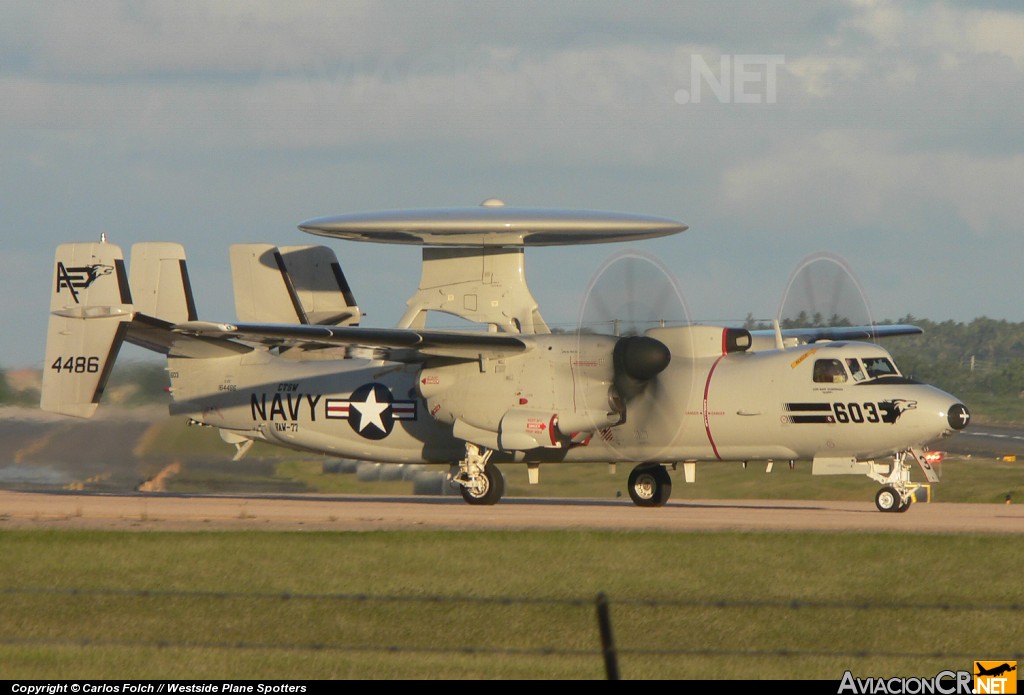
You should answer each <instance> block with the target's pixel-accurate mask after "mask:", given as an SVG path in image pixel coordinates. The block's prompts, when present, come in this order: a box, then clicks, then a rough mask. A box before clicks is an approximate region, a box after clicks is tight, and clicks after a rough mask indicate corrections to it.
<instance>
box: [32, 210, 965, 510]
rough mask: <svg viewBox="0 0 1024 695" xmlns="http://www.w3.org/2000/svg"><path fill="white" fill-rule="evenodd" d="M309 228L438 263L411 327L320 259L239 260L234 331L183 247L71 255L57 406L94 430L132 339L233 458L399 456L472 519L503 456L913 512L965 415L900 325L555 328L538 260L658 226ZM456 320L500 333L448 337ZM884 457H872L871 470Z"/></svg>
mask: <svg viewBox="0 0 1024 695" xmlns="http://www.w3.org/2000/svg"><path fill="white" fill-rule="evenodd" d="M299 228H300V229H301V230H303V231H305V232H309V233H312V234H317V235H322V236H326V237H333V238H337V239H345V240H351V241H364V242H367V241H368V242H378V243H392V244H415V245H420V246H422V247H423V248H422V254H423V261H422V271H421V272H422V274H421V278H420V282H419V287H418V289H417V291H416V292H415V293H414V294H413V296H412V297H411V298H410V299H409V300H408V303H407V307H408V308H407V311H406V313H405V314H404V316H403V317H402V319H401V320H400V322H399V324H398V326H397V327H395V328H367V327H362V326H360V325H359V322H360V319H361V313H360V310H359V308H358V306H357V305H356V303H355V300H354V299H353V295H352V292H351V290H350V289H349V286H348V284H347V282H346V281H345V278H344V275H343V273H342V271H341V267H340V265H339V263H338V261H337V258H336V256H335V254H334V252H333V251H331V250H330V249H329V248H327V247H324V246H313V245H310V246H294V247H281V248H278V247H276V246H272V245H268V244H240V245H235V246H232V247H231V250H230V251H231V267H232V279H233V285H234V291H235V304H236V311H237V314H238V321H237V322H236V323H215V322H206V321H199V320H198V318H197V315H196V309H195V302H194V301H193V297H192V292H191V288H190V284H189V279H188V273H187V271H186V267H185V253H184V250H183V249H182V247H181V246H180V245H178V244H174V243H164V242H148V243H138V244H135V245H134V246H133V247H132V254H131V265H130V276H129V273H128V272H127V271H126V268H125V263H124V257H123V255H122V251H121V249H120V248H119V247H118V246H116V245H114V244H111V243H106V242H105V241H101V242H100V243H88V242H82V243H71V244H64V245H61V246H59V247H58V249H57V253H56V260H55V276H54V282H53V285H51V287H52V296H51V305H50V312H51V315H50V319H49V327H48V334H47V347H46V362H45V370H44V378H43V388H42V399H41V406H42V408H43V409H45V410H49V411H54V412H58V413H64V414H67V415H72V416H78V417H89V416H91V415H92V414H93V413H94V412H95V410H96V407H97V404H98V403H99V400H100V396H101V394H102V392H103V388H104V384H105V383H106V381H107V377H108V375H109V374H110V370H111V367H112V366H113V364H114V360H115V358H116V356H117V353H118V349H119V347H120V346H121V344H122V343H123V342H124V341H127V342H129V343H132V344H135V345H140V346H142V347H144V348H148V349H151V350H155V351H157V352H160V353H163V354H164V355H166V357H167V370H168V372H169V377H170V396H171V402H170V412H171V414H175V415H179V414H180V415H184V416H187V417H188V418H189V420H190V422H191V423H192V424H197V425H205V426H212V427H217V428H219V429H220V433H221V437H222V438H223V439H224V440H225V441H226V442H228V443H230V444H234V445H235V447H236V449H237V451H236V453H235V458H240V457H241V456H242V455H244V453H245V452H246V451H247V450H248V448H249V447H250V446H251V445H252V444H253V442H255V441H263V442H269V443H271V444H277V445H281V446H285V447H290V448H293V449H297V450H303V451H313V452H320V453H324V454H328V455H335V456H340V457H347V458H353V459H365V460H372V461H380V462H391V463H427V464H447V465H449V466H450V469H449V471H450V475H449V477H450V481H451V483H452V484H453V485H457V486H459V487H460V488H461V493H462V495H463V497H464V498H465V500H466V501H467V502H468V503H470V504H494V503H496V502H497V501H498V500H499V499H500V498H501V496H502V494H503V492H504V478H503V475H502V473H501V472H500V471H499V470H498V468H497V465H496V464H498V463H508V464H512V463H518V464H523V465H524V466H525V467H526V469H527V472H528V477H529V481H530V483H537V482H538V480H539V470H540V466H541V465H542V464H552V465H554V464H558V463H572V462H595V463H596V462H602V463H610V464H615V463H618V462H628V463H630V464H633V465H634V466H635V467H634V468H633V469H632V472H631V473H630V474H629V480H628V489H629V494H630V497H631V498H632V500H633V501H634V503H636V504H637V505H640V506H660V505H663V504H665V502H666V501H667V500H668V499H669V496H670V493H671V486H672V479H671V476H670V474H669V470H670V469H672V470H676V469H677V468H678V467H680V466H681V467H682V470H683V472H684V475H685V479H686V480H687V482H692V481H693V480H694V476H695V464H696V463H697V462H708V461H737V462H743V463H744V464H745V463H746V462H748V461H758V460H760V461H767V462H769V467H770V466H771V462H772V461H775V460H789V461H790V462H791V463H792V462H793V461H795V460H798V459H799V460H810V461H812V472H813V473H815V474H850V473H854V474H864V475H867V476H869V477H870V478H872V479H873V480H875V481H877V482H878V483H880V484H881V488H880V489H879V491H878V494H877V495H876V500H875V501H876V505H877V506H878V508H879V509H880V510H882V511H904V510H906V509H907V508H908V507H909V505H910V503H911V501H913V499H914V490H915V488H916V487H917V486H916V485H915V484H914V483H912V482H911V480H910V469H911V463H910V462H911V461H914V460H916V461H917V463H918V464H919V465H920V466H921V468H922V469H923V470H924V472H925V475H926V477H927V478H928V480H929V481H930V482H935V481H936V480H937V476H936V474H935V471H934V470H933V469H932V468H931V466H930V465H929V463H928V462H927V461H926V460H925V456H924V451H925V450H926V448H927V447H928V446H929V445H930V444H932V443H934V442H936V441H937V440H941V439H942V438H944V437H947V436H949V435H951V434H953V433H955V432H957V431H959V430H961V429H963V428H964V427H965V426H966V425H967V423H968V421H969V419H970V416H969V414H968V410H967V408H966V407H965V406H964V405H963V404H962V403H961V402H960V401H959V400H958V399H957V398H955V397H954V396H951V395H949V394H947V393H944V392H943V391H941V390H939V389H937V388H935V387H933V386H929V385H926V384H922V383H918V382H916V381H914V380H912V379H910V378H907V377H905V376H903V375H901V374H900V372H899V370H898V369H897V368H896V365H895V364H894V363H893V360H892V358H891V356H890V355H889V354H888V353H887V352H886V351H885V350H884V349H882V348H881V347H879V346H878V345H877V344H875V343H874V342H861V341H864V340H874V339H876V338H878V337H880V336H885V335H900V334H906V333H919V332H920V329H918V328H916V327H913V326H903V325H895V326H893V325H879V326H865V327H846V328H813V329H797V330H792V329H790V330H786V331H783V330H781V329H780V328H779V327H778V323H777V322H776V324H775V327H774V329H772V330H767V331H748V330H745V329H742V328H733V327H726V326H711V325H680V326H669V325H665V326H656V327H653V328H650V329H648V330H645V331H642V332H636V333H634V334H630V335H615V334H610V335H609V334H603V333H596V332H588V331H586V330H577V331H573V332H567V333H554V332H552V331H551V330H550V329H549V327H548V325H547V324H546V323H545V322H544V320H543V318H542V317H541V314H540V311H539V309H538V306H537V302H536V300H535V299H534V298H533V296H532V294H531V293H530V291H529V289H528V288H527V285H526V280H525V273H524V253H525V248H526V247H528V246H548V245H565V244H582V243H607V242H628V241H636V240H639V239H648V238H654V237H660V236H665V235H670V234H676V233H679V232H682V231H684V230H685V229H687V226H686V225H684V224H682V223H679V222H676V221H674V220H670V219H664V218H659V217H651V216H644V215H633V214H622V213H607V212H592V211H573V210H547V209H524V208H510V207H506V206H505V205H504V203H502V202H501V201H496V200H489V201H485V203H484V204H483V205H481V206H480V207H472V208H444V209H431V210H398V211H386V212H374V213H366V214H350V215H341V216H336V217H326V218H319V219H314V220H309V221H307V222H303V223H302V224H300V225H299ZM431 312H435V313H437V312H440V313H442V314H449V315H454V316H457V317H460V318H462V319H465V320H467V321H469V322H472V323H474V324H476V325H477V326H483V329H475V330H438V329H431V328H428V327H427V315H428V314H430V313H431ZM883 457H884V458H887V459H888V461H885V460H883V462H881V463H876V462H875V460H874V459H876V458H883Z"/></svg>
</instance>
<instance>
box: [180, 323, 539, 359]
mask: <svg viewBox="0 0 1024 695" xmlns="http://www.w3.org/2000/svg"><path fill="white" fill-rule="evenodd" d="M174 331H175V332H177V333H183V334H187V335H194V336H199V337H205V338H230V339H235V340H241V341H247V342H255V343H262V344H264V345H268V346H271V347H305V348H324V347H339V346H352V347H365V348H371V349H377V350H382V351H384V353H385V354H386V355H387V357H386V358H385V359H393V360H395V361H402V362H405V361H411V362H418V361H422V359H423V357H421V356H428V355H429V356H433V357H455V358H461V359H477V358H479V357H480V356H484V357H489V358H501V357H505V356H507V355H512V354H517V353H521V352H524V351H526V350H527V349H528V348H529V345H528V343H527V342H526V341H525V340H523V339H522V338H521V337H519V336H515V335H510V334H507V333H485V332H467V331H431V330H415V329H406V328H363V327H359V326H320V325H309V324H295V325H292V324H274V323H215V322H210V321H187V322H185V323H179V324H177V325H176V326H175V327H174Z"/></svg>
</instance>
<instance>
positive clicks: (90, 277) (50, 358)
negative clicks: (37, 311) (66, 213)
mask: <svg viewBox="0 0 1024 695" xmlns="http://www.w3.org/2000/svg"><path fill="white" fill-rule="evenodd" d="M54 266H55V271H56V272H55V278H54V285H53V286H52V287H53V288H54V289H53V294H52V295H51V296H50V321H49V325H48V327H47V331H46V363H45V364H44V369H43V387H42V396H41V399H40V407H41V408H42V409H43V410H48V411H51V412H55V413H62V414H65V415H74V416H76V417H90V416H92V414H93V413H94V412H96V407H97V406H98V405H99V401H100V397H101V396H102V395H103V389H104V387H105V386H106V383H107V378H108V377H109V376H110V370H111V368H112V367H113V366H114V360H115V359H116V358H117V353H118V351H119V350H120V348H121V343H122V342H123V341H124V337H125V332H126V330H127V327H128V323H129V322H130V321H131V318H132V313H133V311H134V309H133V306H132V297H131V291H130V290H129V288H128V278H127V275H126V273H125V267H124V255H123V254H122V252H121V247H119V246H117V245H115V244H107V243H91V242H79V243H73V244H61V245H60V246H58V247H57V254H56V258H55V261H54Z"/></svg>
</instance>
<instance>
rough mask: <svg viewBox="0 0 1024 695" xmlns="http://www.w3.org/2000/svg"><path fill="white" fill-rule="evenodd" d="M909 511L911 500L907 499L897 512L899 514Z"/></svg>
mask: <svg viewBox="0 0 1024 695" xmlns="http://www.w3.org/2000/svg"><path fill="white" fill-rule="evenodd" d="M908 509H910V498H909V497H908V498H907V501H906V502H903V503H902V504H900V506H899V508H898V509H897V510H896V511H898V512H905V511H907V510H908Z"/></svg>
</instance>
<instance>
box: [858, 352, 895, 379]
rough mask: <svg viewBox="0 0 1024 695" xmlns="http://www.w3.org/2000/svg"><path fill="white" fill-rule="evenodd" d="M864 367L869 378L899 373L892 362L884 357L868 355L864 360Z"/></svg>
mask: <svg viewBox="0 0 1024 695" xmlns="http://www.w3.org/2000/svg"><path fill="white" fill-rule="evenodd" d="M864 368H865V369H866V370H867V372H868V377H870V378H871V379H877V378H878V377H880V376H896V375H897V374H898V373H899V372H897V371H896V367H894V366H893V364H892V362H890V361H889V360H887V359H886V358H884V357H868V358H867V359H865V360H864Z"/></svg>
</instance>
